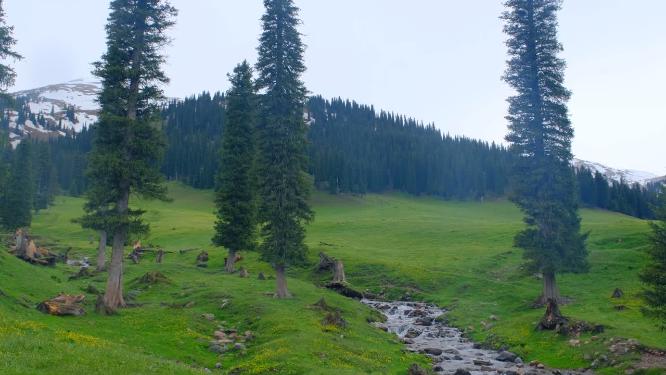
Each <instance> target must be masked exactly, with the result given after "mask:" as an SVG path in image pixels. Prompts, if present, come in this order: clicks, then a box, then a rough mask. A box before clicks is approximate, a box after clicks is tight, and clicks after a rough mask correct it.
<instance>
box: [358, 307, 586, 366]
mask: <svg viewBox="0 0 666 375" xmlns="http://www.w3.org/2000/svg"><path fill="white" fill-rule="evenodd" d="M362 302H363V303H364V304H366V305H368V306H370V307H372V308H373V309H375V310H377V311H379V312H380V313H382V314H383V315H384V316H386V318H387V320H386V322H385V323H375V325H376V326H377V327H378V328H381V329H385V330H387V331H388V332H391V333H395V334H396V335H398V337H400V339H402V341H403V342H404V343H405V344H406V346H407V348H408V349H409V350H410V351H413V352H418V353H425V354H426V355H428V356H429V357H431V358H432V360H433V369H434V370H435V372H436V373H438V374H455V373H456V371H458V370H462V371H463V372H459V374H462V373H466V372H464V371H467V372H469V373H470V374H472V375H488V374H505V375H517V374H525V375H552V374H556V375H557V374H561V375H566V374H571V375H578V374H584V373H582V372H577V371H570V370H553V369H547V368H539V367H537V366H536V365H533V366H530V365H528V364H523V362H522V360H521V359H520V358H519V357H517V356H516V355H515V354H512V353H509V352H500V351H495V350H487V349H482V348H481V347H480V346H479V345H477V344H475V343H474V342H472V341H470V340H468V339H466V338H465V337H463V334H462V332H461V331H460V330H459V329H457V328H453V327H449V326H446V325H445V324H444V323H442V322H440V321H438V320H437V318H438V317H439V316H441V315H443V314H445V313H446V311H444V310H442V309H440V308H439V307H437V306H434V305H429V304H425V303H418V302H381V301H373V300H367V299H364V300H362ZM585 374H591V372H587V373H585Z"/></svg>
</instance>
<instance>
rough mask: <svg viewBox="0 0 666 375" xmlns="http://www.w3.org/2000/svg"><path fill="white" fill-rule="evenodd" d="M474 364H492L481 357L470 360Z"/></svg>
mask: <svg viewBox="0 0 666 375" xmlns="http://www.w3.org/2000/svg"><path fill="white" fill-rule="evenodd" d="M472 362H473V363H474V364H475V365H476V366H492V363H491V362H488V361H485V360H483V359H475V360H473V361H472Z"/></svg>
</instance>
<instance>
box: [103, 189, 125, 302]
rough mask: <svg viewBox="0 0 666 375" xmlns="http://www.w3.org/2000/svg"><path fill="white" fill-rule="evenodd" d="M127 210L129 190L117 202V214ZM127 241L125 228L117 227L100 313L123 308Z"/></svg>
mask: <svg viewBox="0 0 666 375" xmlns="http://www.w3.org/2000/svg"><path fill="white" fill-rule="evenodd" d="M128 208H129V189H128V191H127V192H126V193H125V195H124V197H123V198H122V199H121V200H120V201H119V202H118V212H119V213H121V214H126V213H127V210H128ZM126 239H127V227H126V226H122V225H121V226H119V227H118V228H117V229H116V230H115V232H114V234H113V249H112V250H111V264H110V266H109V278H108V280H107V283H106V293H105V294H104V304H103V307H104V311H99V312H100V313H106V314H113V313H115V312H116V311H117V310H118V309H119V308H121V307H125V300H124V299H123V258H124V255H125V240H126Z"/></svg>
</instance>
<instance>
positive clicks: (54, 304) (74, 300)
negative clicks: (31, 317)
mask: <svg viewBox="0 0 666 375" xmlns="http://www.w3.org/2000/svg"><path fill="white" fill-rule="evenodd" d="M85 298H86V296H85V295H83V294H81V295H78V296H71V295H67V294H60V295H58V296H57V297H55V298H52V299H50V300H47V301H44V302H42V303H40V304H39V305H37V310H39V311H41V312H43V313H46V314H50V315H56V316H66V315H71V316H81V315H83V314H85V310H83V306H81V303H82V302H83V300H84V299H85Z"/></svg>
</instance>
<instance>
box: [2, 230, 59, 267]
mask: <svg viewBox="0 0 666 375" xmlns="http://www.w3.org/2000/svg"><path fill="white" fill-rule="evenodd" d="M14 241H15V243H16V245H15V246H14V248H13V249H12V250H10V252H11V253H13V254H14V255H16V257H18V258H21V259H23V260H25V261H27V262H30V263H32V264H41V265H45V266H53V265H55V263H56V259H57V257H56V256H55V255H54V254H51V252H50V251H49V250H48V249H45V248H43V247H37V245H36V244H35V241H33V240H32V238H30V235H28V232H27V231H25V230H24V229H18V230H17V231H16V233H15V235H14Z"/></svg>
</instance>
